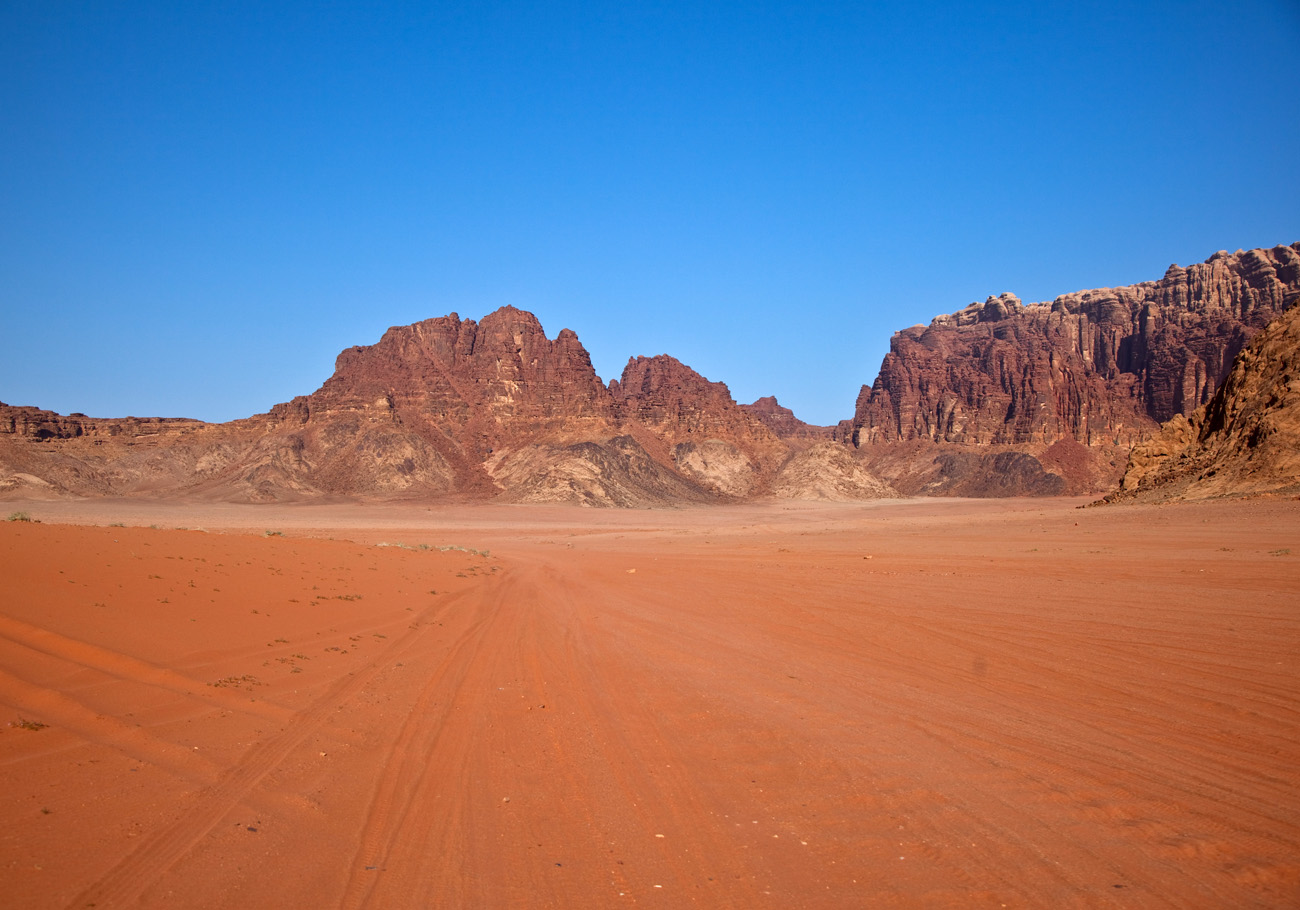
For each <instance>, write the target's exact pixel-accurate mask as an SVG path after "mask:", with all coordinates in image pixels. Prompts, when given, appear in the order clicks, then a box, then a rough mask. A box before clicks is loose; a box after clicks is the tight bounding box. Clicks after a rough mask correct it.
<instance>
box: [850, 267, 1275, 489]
mask: <svg viewBox="0 0 1300 910" xmlns="http://www.w3.org/2000/svg"><path fill="white" fill-rule="evenodd" d="M1297 297H1300V243H1298V244H1293V245H1291V246H1278V247H1274V248H1273V249H1270V250H1249V251H1246V252H1237V253H1235V254H1228V253H1224V252H1221V253H1216V254H1215V255H1214V256H1212V257H1210V259H1208V260H1207V261H1205V262H1203V263H1200V264H1197V265H1192V266H1189V267H1187V268H1182V267H1180V266H1177V265H1172V266H1170V267H1169V269H1168V270H1167V271H1166V273H1165V275H1164V277H1163V278H1161V279H1160V280H1159V281H1151V282H1144V283H1142V284H1136V285H1130V286H1127V287H1118V288H1102V289H1098V290H1091V291H1079V292H1076V293H1072V294H1065V295H1062V296H1060V297H1057V298H1056V299H1055V300H1053V301H1052V302H1051V303H1032V304H1028V305H1025V304H1022V303H1021V301H1020V300H1019V299H1018V298H1017V297H1015V296H1014V295H1013V294H1002V295H1000V296H998V297H990V298H988V299H987V300H986V301H985V302H984V303H982V304H980V303H972V304H971V305H969V306H968V307H966V308H965V309H963V310H960V311H958V312H955V313H952V314H950V315H945V316H939V317H936V318H935V319H934V320H933V321H931V323H930V324H929V325H928V326H914V327H913V328H910V329H905V330H903V331H901V332H898V333H896V334H895V335H894V336H893V338H892V339H891V342H890V350H889V353H888V354H886V355H885V359H884V362H883V363H882V365H881V369H880V374H879V376H878V377H877V378H876V381H875V382H874V383H873V384H872V385H871V386H864V387H863V388H862V392H861V394H860V395H859V396H858V402H857V408H856V413H855V415H854V418H853V424H852V440H853V444H854V445H855V446H856V447H858V449H859V450H860V451H862V453H863V454H864V456H865V458H866V460H867V463H868V464H870V465H872V466H873V467H874V468H875V469H877V470H878V472H880V473H882V474H883V475H884V476H886V477H887V478H890V479H892V480H894V482H895V485H897V486H899V487H900V489H902V490H903V491H904V492H921V491H925V492H933V493H944V492H948V493H955V492H956V487H957V486H961V487H962V488H963V489H964V490H965V491H966V493H965V495H1004V494H1005V493H1006V492H1007V491H1008V486H1007V483H1008V479H1007V476H1006V475H1005V473H1004V471H1003V468H1004V467H1005V465H1003V464H1001V463H1000V462H997V461H996V459H995V460H994V461H989V460H988V458H987V456H989V455H1002V454H1009V453H1019V454H1022V455H1026V456H1028V457H1029V458H1032V459H1034V460H1036V461H1038V463H1039V464H1040V465H1042V466H1043V467H1044V468H1050V467H1051V465H1050V464H1049V462H1050V461H1051V457H1050V456H1048V452H1049V450H1050V449H1051V448H1052V447H1053V446H1054V445H1055V444H1057V443H1058V442H1060V441H1061V440H1072V441H1074V442H1077V443H1079V444H1081V445H1082V446H1085V447H1086V452H1087V456H1088V457H1087V458H1086V459H1083V460H1081V459H1080V458H1078V457H1077V456H1078V452H1077V451H1076V452H1074V453H1073V454H1072V459H1071V461H1072V463H1073V469H1072V470H1073V476H1070V475H1069V472H1068V471H1067V473H1066V474H1064V475H1062V474H1058V475H1057V476H1059V477H1061V480H1062V483H1061V484H1060V485H1059V489H1060V490H1062V491H1067V492H1083V491H1088V490H1094V489H1099V488H1104V487H1105V486H1107V485H1111V484H1113V483H1115V482H1116V481H1117V480H1118V477H1119V470H1120V468H1122V466H1123V464H1124V462H1125V453H1126V451H1127V449H1128V447H1129V446H1131V445H1132V444H1133V443H1135V442H1137V441H1139V440H1141V439H1143V438H1144V437H1145V436H1148V435H1150V434H1151V433H1153V432H1154V431H1155V430H1156V428H1157V427H1158V426H1159V424H1160V422H1161V421H1164V420H1168V419H1169V418H1170V417H1172V416H1173V415H1174V414H1185V413H1190V412H1191V411H1192V410H1194V409H1195V408H1196V407H1198V406H1199V405H1201V404H1204V403H1205V402H1206V401H1208V400H1209V398H1210V396H1211V395H1212V394H1213V393H1214V390H1215V389H1216V388H1217V387H1218V385H1219V383H1220V382H1221V381H1222V380H1223V378H1224V377H1225V376H1226V375H1227V372H1228V368H1229V366H1230V365H1231V363H1232V360H1233V358H1234V357H1235V356H1236V355H1237V353H1238V352H1239V351H1240V350H1241V349H1242V348H1243V347H1244V346H1245V345H1246V344H1247V342H1248V341H1249V340H1250V339H1251V338H1252V337H1253V336H1254V335H1255V334H1256V333H1258V332H1259V331H1260V330H1261V329H1262V328H1263V327H1264V326H1265V325H1266V324H1268V323H1269V322H1270V321H1271V320H1272V319H1274V318H1275V317H1276V316H1277V315H1278V314H1279V313H1281V312H1282V311H1283V310H1284V309H1285V308H1286V307H1287V306H1289V305H1290V303H1291V302H1293V301H1295V300H1296V299H1297ZM915 443H921V445H913V446H912V448H911V451H912V452H914V453H915V455H914V457H913V458H911V459H910V460H906V461H905V462H902V463H900V460H899V445H900V444H915ZM1044 456H1047V460H1046V461H1045V460H1044ZM1005 460H1006V459H1003V461H1005ZM939 461H944V462H945V463H947V464H948V465H949V469H948V470H947V471H946V472H945V471H943V470H940V471H939V472H938V473H936V472H935V470H933V469H934V468H935V466H936V465H937V464H938V463H939ZM1024 468H1025V469H1026V471H1027V473H1026V471H1022V472H1020V473H1021V474H1022V475H1023V476H1024V478H1025V483H1017V482H1012V483H1011V488H1012V489H1017V490H1019V491H1020V492H1031V493H1032V492H1041V491H1044V490H1045V489H1046V488H1045V487H1044V486H1043V484H1042V483H1041V482H1038V481H1035V480H1034V479H1033V477H1034V475H1035V471H1034V470H1033V468H1032V466H1031V465H1029V464H1028V463H1024ZM1048 473H1054V472H1051V471H1048ZM922 477H924V478H928V480H925V481H923V482H922V481H918V480H917V478H922ZM956 477H960V478H961V479H960V481H956V480H954V481H951V482H949V479H950V478H956ZM981 477H982V478H984V479H983V480H981V479H980V478H981Z"/></svg>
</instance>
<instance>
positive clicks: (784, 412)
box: [740, 395, 835, 442]
mask: <svg viewBox="0 0 1300 910" xmlns="http://www.w3.org/2000/svg"><path fill="white" fill-rule="evenodd" d="M740 407H741V409H742V410H745V411H748V412H749V413H751V414H753V415H754V416H755V417H757V418H758V419H759V420H761V421H763V423H765V424H766V425H767V428H768V429H769V430H771V431H772V432H773V433H775V434H776V435H777V436H778V437H780V438H781V439H783V440H785V441H786V442H794V441H802V440H808V441H822V440H830V439H834V438H835V427H817V426H813V425H812V424H810V423H804V422H803V421H802V420H800V419H799V418H798V417H795V416H794V411H792V410H790V409H789V408H784V407H782V406H781V404H780V402H778V401H777V400H776V397H775V396H774V395H768V396H767V397H765V398H760V399H758V401H755V402H754V403H753V404H742V405H741V406H740Z"/></svg>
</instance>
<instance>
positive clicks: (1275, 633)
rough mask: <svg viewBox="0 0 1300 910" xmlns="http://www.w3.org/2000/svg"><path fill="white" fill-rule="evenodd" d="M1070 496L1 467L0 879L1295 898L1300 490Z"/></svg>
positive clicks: (670, 896)
mask: <svg viewBox="0 0 1300 910" xmlns="http://www.w3.org/2000/svg"><path fill="white" fill-rule="evenodd" d="M1080 503H1081V501H1079V500H1012V501H964V502H963V501H935V500H929V501H908V502H886V503H867V504H856V505H812V504H791V503H784V504H759V505H747V506H736V507H727V508H711V509H682V510H664V511H635V512H604V511H601V512H593V511H583V510H576V509H566V508H552V507H527V506H514V507H505V506H483V507H459V508H438V509H427V508H424V507H420V506H415V505H410V506H401V505H385V506H377V505H351V504H334V505H311V506H307V505H303V506H226V505H211V504H181V503H174V504H160V503H148V502H141V501H116V502H114V501H98V502H94V501H88V502H76V503H70V502H32V503H0V516H2V515H8V514H9V513H10V512H12V511H16V510H23V511H26V512H28V513H29V514H30V515H32V516H33V517H34V518H37V519H40V521H41V523H39V524H38V523H27V522H0V894H3V903H4V904H5V905H6V906H10V907H24V908H26V907H77V908H82V907H92V906H93V907H97V908H107V907H196V908H197V907H203V908H221V907H230V908H235V907H238V908H248V907H304V908H307V907H311V908H319V907H340V908H360V907H372V908H378V907H385V908H388V907H398V908H405V907H484V908H495V907H619V906H633V905H636V906H643V907H684V906H695V907H735V908H748V907H773V908H789V907H810V908H816V907H873V908H876V907H881V908H891V907H899V908H911V907H954V908H955V907H1022V908H1023V907H1126V908H1128V907H1135V908H1145V907H1294V906H1297V905H1300V788H1298V787H1297V783H1298V778H1300V502H1296V501H1287V500H1256V501H1253V502H1220V503H1204V504H1187V505H1166V506H1159V507H1156V506H1119V507H1109V508H1102V509H1079V508H1076V507H1077V506H1078V505H1080ZM119 524H120V525H122V526H113V525H119ZM150 525H154V526H156V527H149V526H150ZM182 527H183V528H196V527H199V528H202V529H203V530H178V528H182ZM268 530H270V531H274V532H277V533H274V534H271V535H267V534H266V533H265V532H266V531H268ZM384 544H388V545H387V546H385V545H384ZM399 544H400V545H399ZM449 547H454V548H463V549H446V548H449Z"/></svg>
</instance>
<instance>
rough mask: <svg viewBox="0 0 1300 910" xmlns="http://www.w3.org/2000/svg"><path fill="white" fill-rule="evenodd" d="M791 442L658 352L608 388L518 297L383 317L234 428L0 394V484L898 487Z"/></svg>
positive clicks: (51, 489) (464, 495)
mask: <svg viewBox="0 0 1300 910" xmlns="http://www.w3.org/2000/svg"><path fill="white" fill-rule="evenodd" d="M793 454H794V447H792V446H791V445H789V444H788V443H786V442H784V441H783V440H782V439H781V438H779V437H778V436H777V435H776V434H775V433H774V432H773V431H772V430H771V429H770V428H769V427H768V426H767V425H766V424H765V423H764V422H763V421H762V420H760V419H759V418H758V417H757V416H755V415H754V414H752V413H750V412H749V411H747V410H745V409H744V408H742V407H740V406H739V405H737V404H736V402H735V401H734V400H733V399H732V397H731V393H730V392H729V390H728V389H727V387H726V385H724V384H723V383H720V382H710V381H709V380H707V379H705V378H704V377H703V376H701V375H700V374H698V373H697V372H695V371H694V370H692V369H690V368H689V367H687V366H685V365H684V364H682V363H680V362H678V361H677V360H675V359H674V358H672V357H668V356H667V355H660V356H658V357H635V358H632V359H631V360H629V362H628V364H627V367H626V368H625V369H624V371H623V375H622V377H621V378H620V379H619V380H617V381H614V382H611V383H610V384H609V385H608V386H606V385H605V384H603V383H602V382H601V380H600V378H599V377H598V376H597V375H596V373H595V370H594V369H593V368H592V365H591V358H590V357H589V355H588V354H587V351H586V350H585V349H584V348H583V346H582V344H581V342H579V340H578V336H577V335H575V334H574V333H573V332H572V331H569V330H568V329H564V330H562V331H561V332H560V333H559V334H558V335H557V336H556V337H555V338H554V339H550V338H548V337H547V336H546V334H545V332H544V331H543V329H542V326H541V325H540V323H539V322H538V320H537V319H536V317H535V316H533V315H532V314H531V313H527V312H524V311H522V310H517V309H514V308H513V307H504V308H502V309H500V310H497V311H496V312H494V313H491V314H489V315H488V316H486V317H484V318H483V320H482V321H481V322H477V323H476V322H474V321H473V320H462V319H460V317H459V316H457V315H456V314H452V315H450V316H443V317H439V318H436V319H428V320H425V321H423V322H419V323H415V324H414V325H409V326H400V327H394V328H392V329H389V330H388V331H387V332H386V333H385V334H384V336H383V337H382V338H381V339H380V340H379V341H378V342H377V343H375V344H373V345H368V346H362V347H353V348H348V349H347V350H345V351H343V352H342V353H341V354H340V355H339V356H338V359H337V361H336V364H335V370H334V374H333V375H332V376H331V377H330V378H329V379H328V380H326V382H325V383H324V384H323V385H322V386H321V387H320V388H319V389H317V390H316V391H315V392H313V393H312V394H310V395H304V396H300V397H298V398H295V399H293V400H292V401H289V402H286V403H284V404H280V405H276V406H275V407H273V408H272V409H271V410H270V411H269V412H268V413H266V414H261V415H256V416H254V417H250V418H247V419H245V420H240V421H234V422H231V423H228V424H204V423H201V422H198V421H167V420H136V419H134V418H127V419H125V420H120V421H109V420H98V419H94V418H86V417H81V416H73V417H62V416H60V415H57V414H53V413H51V412H48V411H39V410H37V409H35V408H13V407H9V406H4V405H0V495H12V496H32V495H35V496H42V495H44V496H59V495H97V496H102V495H186V496H204V497H213V498H218V499H238V500H251V501H282V500H291V499H307V498H319V497H328V496H349V497H350V496H363V497H372V498H373V497H380V498H392V497H402V498H413V497H414V498H423V499H448V498H451V499H470V500H474V499H488V498H498V499H503V500H506V501H519V502H572V503H578V504H583V505H596V506H623V507H629V506H654V505H665V504H673V503H683V502H701V503H704V502H726V501H734V500H737V499H742V498H750V497H754V496H767V495H774V496H786V497H801V496H805V495H806V496H811V497H817V498H821V497H825V496H827V495H829V494H828V493H827V491H828V490H832V492H833V493H834V495H836V496H850V495H858V496H863V497H866V496H877V495H882V494H884V493H890V492H892V491H888V490H887V489H886V488H885V487H884V486H883V485H881V484H879V483H874V484H873V483H872V482H871V480H872V479H871V478H868V477H866V476H865V473H864V469H862V468H861V466H860V465H857V464H856V463H849V462H846V461H845V460H844V459H843V458H842V457H840V456H841V453H839V452H829V451H828V452H823V453H822V454H821V456H819V457H814V459H813V460H814V461H816V462H817V465H816V466H815V468H810V467H809V464H807V462H808V460H809V459H808V458H807V457H804V458H802V459H800V460H799V461H798V462H797V463H796V464H794V466H793V468H792V470H789V471H787V470H785V469H786V467H787V463H789V462H790V461H791V457H792V455H793ZM851 461H852V459H850V462H851ZM823 462H824V463H823ZM841 475H843V476H841ZM778 479H780V483H779V484H777V483H776V481H777V480H778ZM836 484H838V486H836ZM832 488H833V489H832ZM854 491H856V493H855V492H854Z"/></svg>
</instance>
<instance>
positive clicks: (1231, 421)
mask: <svg viewBox="0 0 1300 910" xmlns="http://www.w3.org/2000/svg"><path fill="white" fill-rule="evenodd" d="M1297 491H1300V306H1293V307H1291V308H1290V309H1289V310H1287V311H1286V312H1285V313H1284V314H1282V316H1280V317H1279V318H1278V319H1277V320H1275V321H1274V322H1273V323H1272V324H1270V325H1269V326H1268V327H1267V328H1266V329H1265V330H1264V331H1262V332H1260V333H1259V334H1258V335H1256V336H1255V338H1254V339H1252V340H1251V342H1250V344H1249V345H1248V346H1247V347H1246V348H1245V349H1244V350H1242V351H1241V353H1240V354H1238V355H1237V358H1236V360H1235V361H1234V362H1233V365H1232V368H1231V370H1230V371H1229V373H1228V378H1227V379H1226V380H1224V382H1223V384H1222V385H1220V386H1219V389H1218V391H1216V392H1215V394H1214V397H1213V398H1211V399H1210V401H1209V402H1208V403H1206V404H1205V405H1203V406H1201V407H1199V408H1197V409H1196V410H1195V411H1193V412H1192V413H1191V414H1190V415H1189V416H1188V417H1186V418H1185V417H1183V416H1182V415H1175V416H1174V417H1173V418H1172V419H1170V420H1169V421H1168V422H1166V423H1165V425H1164V426H1163V427H1161V430H1160V432H1159V433H1157V434H1155V435H1154V436H1152V437H1151V438H1150V439H1147V440H1145V441H1143V442H1142V443H1140V444H1138V445H1136V446H1134V447H1133V451H1132V452H1131V453H1130V457H1129V462H1128V467H1127V470H1126V471H1125V473H1124V479H1123V483H1122V485H1121V492H1120V493H1118V494H1115V495H1114V496H1113V497H1110V498H1129V497H1134V496H1136V497H1139V498H1149V499H1200V498H1208V497H1215V496H1231V495H1237V494H1241V493H1265V492H1285V493H1295V492H1297Z"/></svg>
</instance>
